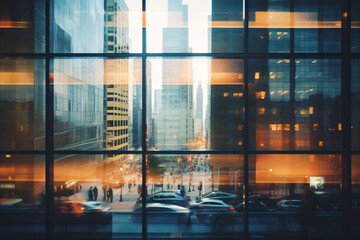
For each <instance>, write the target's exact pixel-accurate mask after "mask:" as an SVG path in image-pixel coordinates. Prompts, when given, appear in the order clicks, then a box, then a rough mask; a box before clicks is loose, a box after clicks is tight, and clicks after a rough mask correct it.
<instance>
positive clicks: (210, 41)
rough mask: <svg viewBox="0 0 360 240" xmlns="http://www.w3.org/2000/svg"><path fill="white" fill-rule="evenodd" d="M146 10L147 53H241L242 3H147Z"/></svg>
mask: <svg viewBox="0 0 360 240" xmlns="http://www.w3.org/2000/svg"><path fill="white" fill-rule="evenodd" d="M146 6H147V11H146V19H147V22H146V24H147V25H146V28H147V36H148V37H147V50H148V52H156V53H162V52H163V53H191V52H192V53H207V52H209V53H211V52H213V53H236V52H242V51H243V44H242V41H243V3H242V1H237V0H226V1H224V0H196V1H182V0H165V1H157V0H149V1H147V5H146Z"/></svg>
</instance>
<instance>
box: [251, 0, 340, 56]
mask: <svg viewBox="0 0 360 240" xmlns="http://www.w3.org/2000/svg"><path fill="white" fill-rule="evenodd" d="M291 2H293V6H292V5H291ZM249 4H250V5H249V8H250V9H249V11H250V16H249V39H250V41H249V51H250V52H289V51H295V52H314V53H318V52H340V51H341V14H342V12H341V9H342V7H343V5H344V4H345V2H343V1H337V0H330V1H325V2H324V1H321V0H295V1H266V0H255V1H250V2H249ZM292 8H293V9H292ZM291 34H293V37H294V38H293V40H292V39H291ZM291 41H294V42H291ZM292 44H293V46H294V49H290V47H291V45H292Z"/></svg>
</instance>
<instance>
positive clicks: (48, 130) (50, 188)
mask: <svg viewBox="0 0 360 240" xmlns="http://www.w3.org/2000/svg"><path fill="white" fill-rule="evenodd" d="M50 1H51V0H45V34H46V36H45V56H46V62H45V67H46V69H45V77H46V82H45V83H46V85H45V91H46V92H45V101H46V103H45V108H46V113H45V119H46V122H45V199H46V211H45V237H46V239H53V236H54V138H53V136H54V91H53V85H52V83H51V79H50V73H51V71H50V67H51V63H50V61H51V54H50V29H51V26H50V17H51V16H53V15H52V14H51V13H52V11H51V9H52V5H51V3H50Z"/></svg>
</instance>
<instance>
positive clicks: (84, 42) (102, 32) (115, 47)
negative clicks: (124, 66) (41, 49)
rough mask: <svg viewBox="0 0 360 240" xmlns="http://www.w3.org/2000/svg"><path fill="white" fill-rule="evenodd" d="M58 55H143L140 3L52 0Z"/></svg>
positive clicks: (54, 35)
mask: <svg viewBox="0 0 360 240" xmlns="http://www.w3.org/2000/svg"><path fill="white" fill-rule="evenodd" d="M52 2H53V9H54V16H53V22H54V24H53V26H52V38H53V45H52V46H51V47H52V50H51V51H52V52H55V53H133V52H141V48H142V46H141V45H142V43H141V38H142V31H141V24H142V19H141V18H142V13H141V1H140V0H136V1H134V0H131V1H130V0H89V1H83V0H76V1H73V0H52Z"/></svg>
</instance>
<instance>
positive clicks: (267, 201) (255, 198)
mask: <svg viewBox="0 0 360 240" xmlns="http://www.w3.org/2000/svg"><path fill="white" fill-rule="evenodd" d="M250 201H251V202H253V203H262V204H264V205H266V207H268V208H271V209H272V208H276V201H275V200H273V199H271V198H270V197H269V195H261V194H256V195H250V196H249V202H250Z"/></svg>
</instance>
